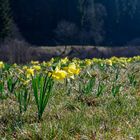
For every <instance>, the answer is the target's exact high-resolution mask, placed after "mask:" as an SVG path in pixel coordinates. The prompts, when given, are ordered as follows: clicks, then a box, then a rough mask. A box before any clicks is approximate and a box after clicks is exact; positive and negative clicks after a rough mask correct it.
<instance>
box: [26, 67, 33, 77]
mask: <svg viewBox="0 0 140 140" xmlns="http://www.w3.org/2000/svg"><path fill="white" fill-rule="evenodd" d="M26 76H27V78H30V77H31V76H34V69H32V68H29V69H27V70H26Z"/></svg>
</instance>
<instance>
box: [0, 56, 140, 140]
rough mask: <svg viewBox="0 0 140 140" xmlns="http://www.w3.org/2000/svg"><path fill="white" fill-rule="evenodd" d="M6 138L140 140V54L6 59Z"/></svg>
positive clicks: (1, 115) (0, 123)
mask: <svg viewBox="0 0 140 140" xmlns="http://www.w3.org/2000/svg"><path fill="white" fill-rule="evenodd" d="M0 139H2V140H13V139H15V140H100V139H101V140H135V139H136V140H139V139H140V56H136V57H133V58H124V57H123V58H117V57H112V58H110V59H96V58H93V59H85V60H80V59H77V58H75V59H72V60H69V59H68V58H63V59H60V58H53V59H51V60H50V61H48V62H41V63H40V62H38V61H32V62H31V63H29V64H27V65H17V64H12V65H10V64H6V63H4V62H2V61H1V62H0Z"/></svg>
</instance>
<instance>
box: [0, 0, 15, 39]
mask: <svg viewBox="0 0 140 140" xmlns="http://www.w3.org/2000/svg"><path fill="white" fill-rule="evenodd" d="M11 26H12V17H11V10H10V3H9V0H0V40H3V39H4V38H5V37H7V36H10V33H11Z"/></svg>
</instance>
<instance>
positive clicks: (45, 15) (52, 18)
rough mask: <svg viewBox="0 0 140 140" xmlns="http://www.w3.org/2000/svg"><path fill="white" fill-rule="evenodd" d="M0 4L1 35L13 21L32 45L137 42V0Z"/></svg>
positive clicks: (46, 0)
mask: <svg viewBox="0 0 140 140" xmlns="http://www.w3.org/2000/svg"><path fill="white" fill-rule="evenodd" d="M0 7H1V8H0V11H2V12H0V21H1V25H0V34H1V33H2V37H3V36H4V37H5V36H6V33H7V35H9V34H10V32H12V30H13V23H14V25H16V27H17V28H18V31H19V32H20V33H21V35H22V36H23V38H25V40H26V41H27V42H29V43H30V44H33V45H39V46H40V45H101V46H123V45H126V44H129V43H136V44H137V42H138V43H140V2H139V1H138V0H28V1H27V0H18V1H17V0H9V1H8V0H0ZM3 16H4V17H6V18H3ZM2 21H4V25H3V26H2ZM4 26H5V28H3V27H4ZM10 27H11V28H10ZM4 29H5V30H4Z"/></svg>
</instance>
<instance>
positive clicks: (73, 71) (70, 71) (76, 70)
mask: <svg viewBox="0 0 140 140" xmlns="http://www.w3.org/2000/svg"><path fill="white" fill-rule="evenodd" d="M64 70H65V71H66V72H67V73H68V76H73V75H75V74H76V75H78V74H79V73H80V69H79V68H77V67H76V65H75V63H71V64H69V66H68V67H64Z"/></svg>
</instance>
